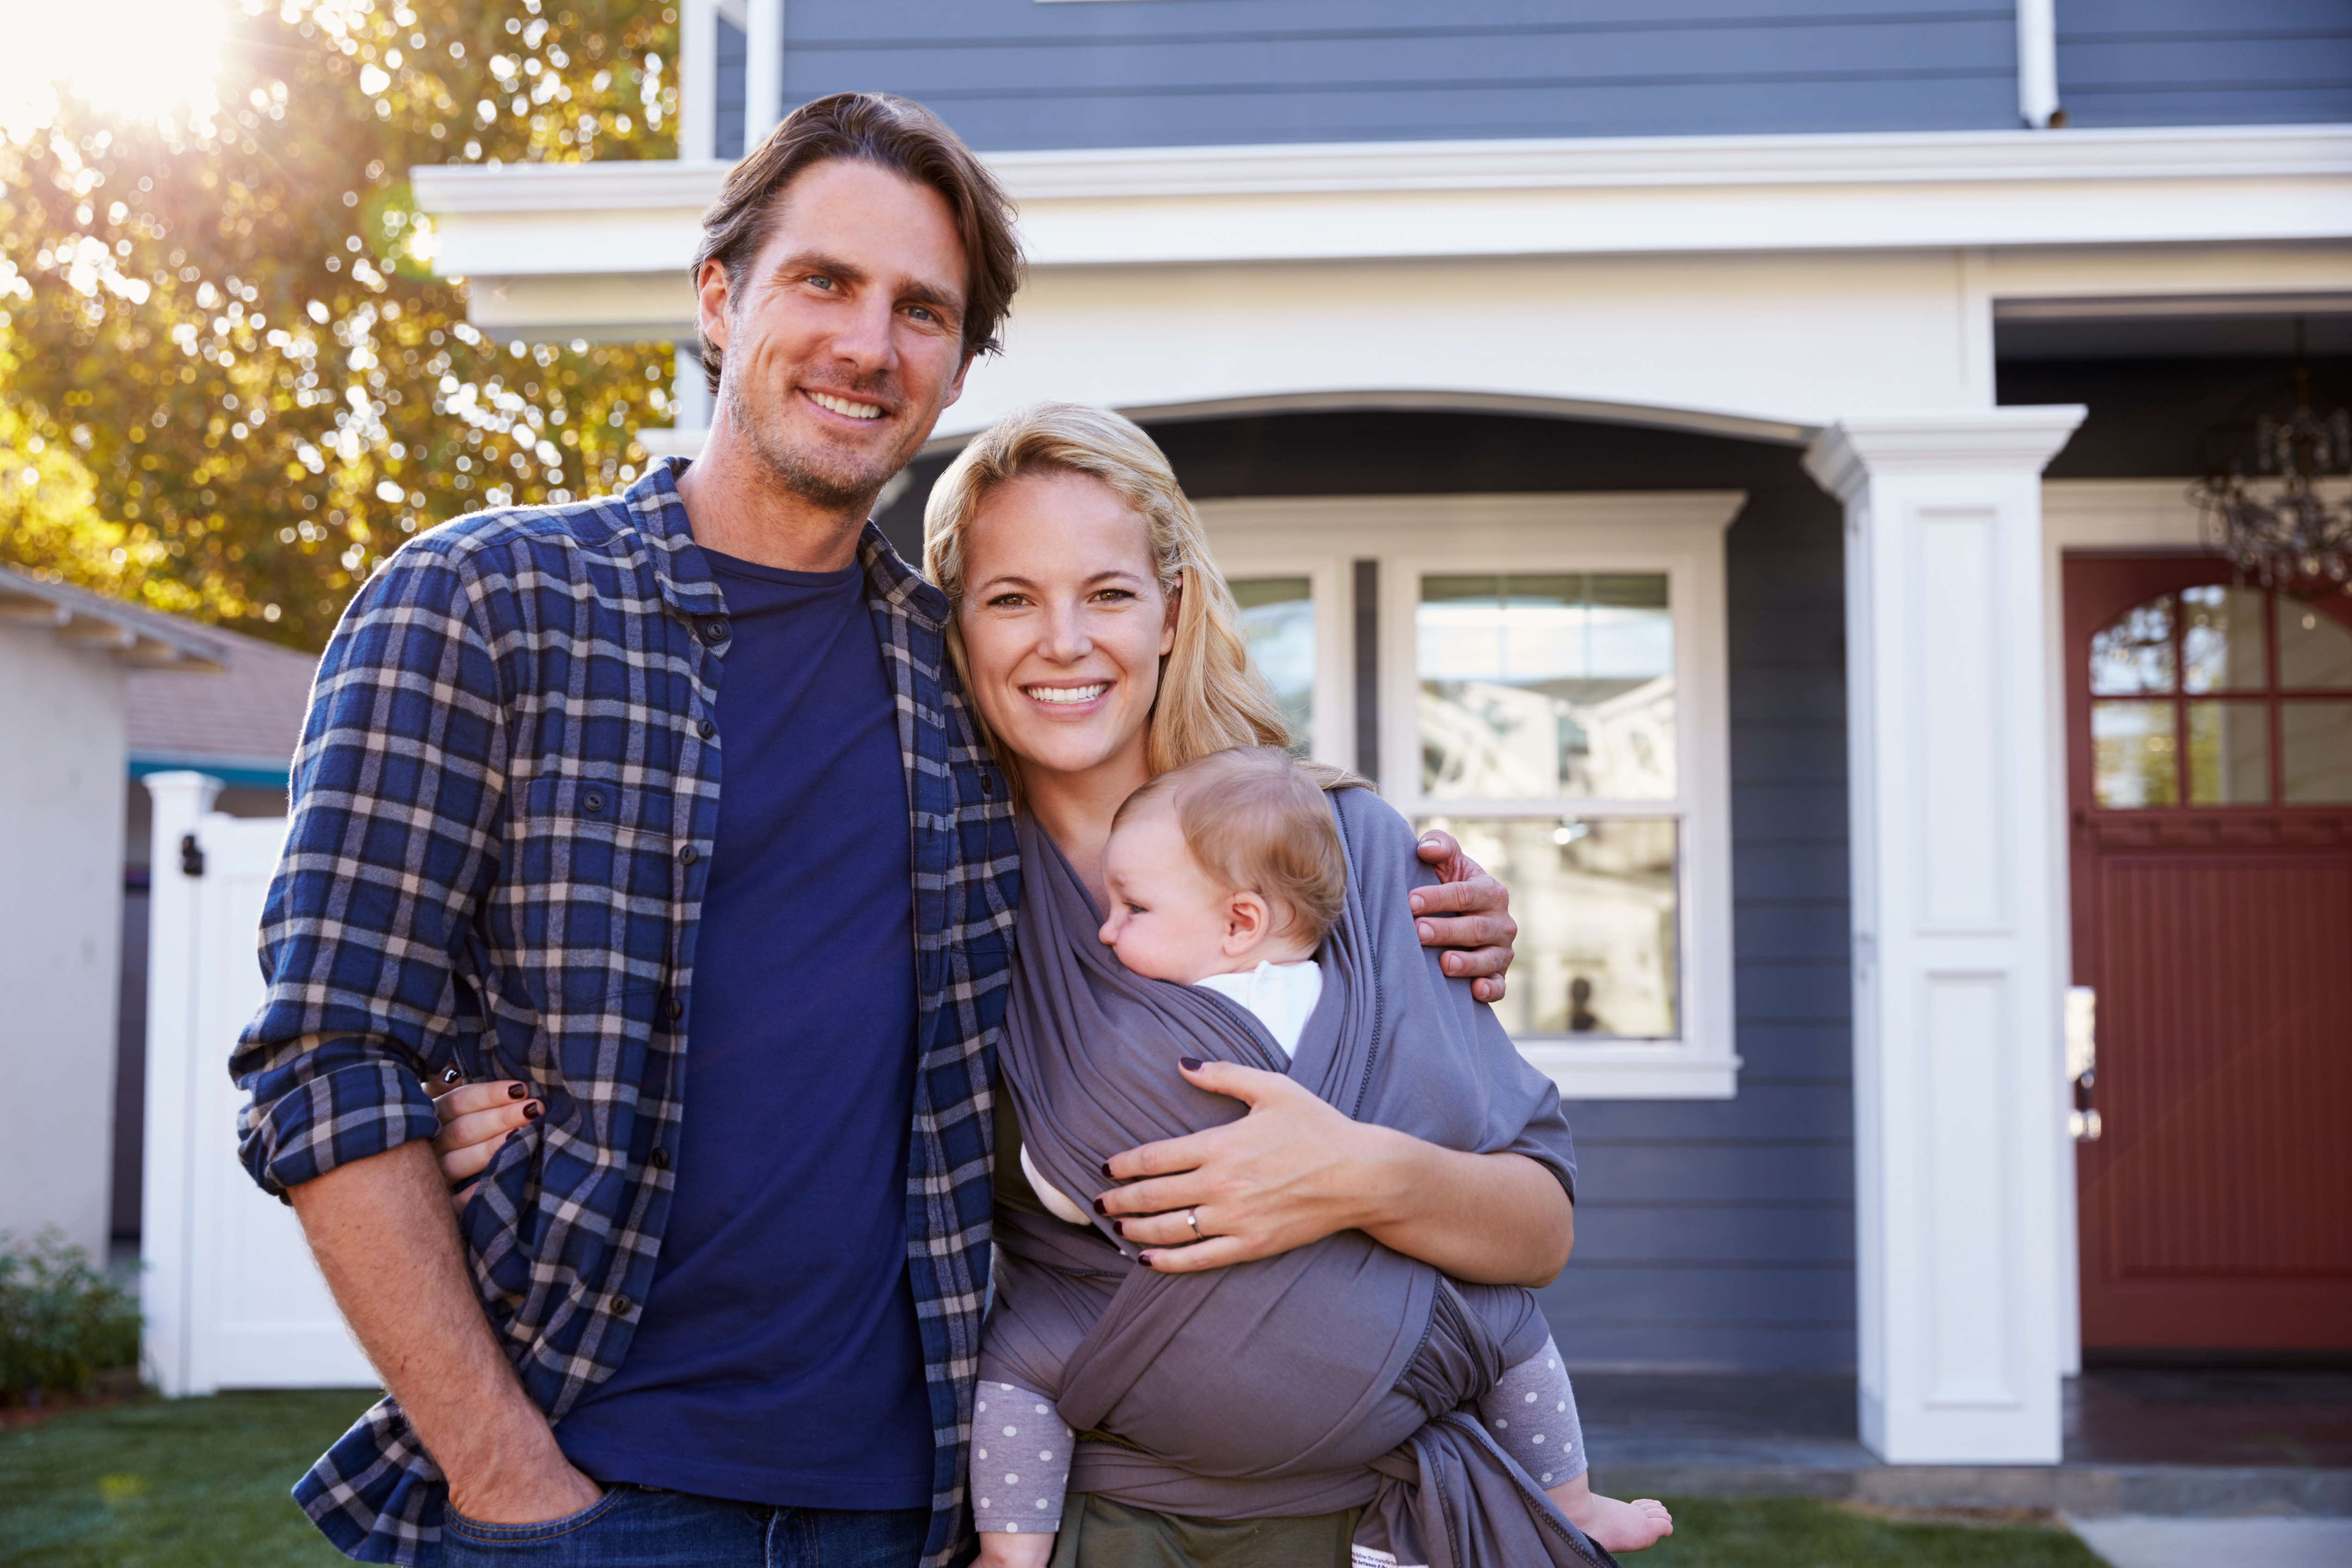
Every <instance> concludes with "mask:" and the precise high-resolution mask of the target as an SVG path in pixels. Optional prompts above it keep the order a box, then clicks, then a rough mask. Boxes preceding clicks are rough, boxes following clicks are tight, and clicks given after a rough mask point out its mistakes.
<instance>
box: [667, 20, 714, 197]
mask: <svg viewBox="0 0 2352 1568" xmlns="http://www.w3.org/2000/svg"><path fill="white" fill-rule="evenodd" d="M718 134H719V5H718V0H681V3H680V4H679V6H678V21H677V155H678V157H679V158H680V159H681V160H683V161H684V162H686V163H707V162H709V160H710V159H712V158H714V157H716V156H718V153H717V151H716V149H717V146H718Z"/></svg>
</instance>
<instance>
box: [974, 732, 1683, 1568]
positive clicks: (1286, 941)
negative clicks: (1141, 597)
mask: <svg viewBox="0 0 2352 1568" xmlns="http://www.w3.org/2000/svg"><path fill="white" fill-rule="evenodd" d="M1103 879H1104V882H1105V884H1106V886H1107V888H1108V892H1109V895H1110V909H1109V913H1108V918H1107V919H1106V920H1105V921H1103V927H1102V940H1103V942H1105V943H1106V944H1108V946H1109V947H1110V948H1111V950H1112V951H1113V952H1116V953H1118V960H1119V963H1121V964H1123V965H1124V966H1125V967H1126V968H1128V969H1129V970H1130V971H1132V972H1133V973H1137V974H1140V975H1143V976H1145V977H1146V978H1149V979H1152V980H1166V981H1172V982H1174V983H1176V984H1184V985H1205V986H1208V987H1209V988H1211V989H1212V990H1214V991H1218V992H1221V993H1223V994H1224V995H1226V996H1229V997H1231V998H1232V999H1233V1000H1234V1001H1235V1002H1237V1003H1239V1004H1240V1005H1242V1006H1243V1007H1244V1008H1246V1009H1248V1010H1249V1012H1250V1013H1252V1014H1253V1015H1255V1016H1256V1018H1257V1019H1258V1021H1259V1022H1260V1023H1262V1024H1263V1025H1265V1029H1266V1033H1267V1034H1269V1035H1271V1036H1272V1037H1274V1040H1275V1043H1276V1045H1278V1046H1280V1047H1282V1048H1283V1049H1284V1050H1285V1051H1286V1052H1288V1051H1295V1050H1296V1049H1297V1046H1298V1038H1299V1035H1300V1033H1301V1031H1302V1030H1304V1029H1305V1027H1306V1026H1307V1017H1308V1016H1309V1015H1310V1014H1312V1013H1313V1012H1314V1011H1315V1005H1316V1002H1317V1001H1318V999H1319V998H1320V997H1321V995H1322V994H1323V973H1322V967H1321V965H1319V964H1318V963H1316V962H1315V956H1314V955H1315V952H1316V951H1317V950H1318V948H1320V947H1321V946H1322V944H1323V939H1324V936H1325V935H1326V934H1327V933H1328V931H1330V930H1331V928H1332V927H1333V926H1334V925H1336V924H1337V923H1338V922H1339V915H1340V911H1341V908H1342V906H1343V903H1344V900H1345V897H1346V891H1347V858H1346V856H1345V854H1344V853H1343V852H1342V850H1341V848H1340V845H1339V829H1338V827H1337V826H1335V824H1334V823H1333V821H1332V817H1331V808H1330V805H1328V802H1326V800H1325V799H1324V795H1323V791H1322V789H1321V787H1320V786H1319V785H1318V784H1316V782H1315V781H1314V779H1313V778H1312V777H1310V776H1309V774H1308V773H1307V770H1306V769H1305V768H1303V767H1301V766H1300V765H1298V764H1297V763H1293V762H1292V761H1290V759H1288V758H1287V757H1285V756H1284V755H1283V754H1282V753H1281V752H1276V751H1273V750H1270V749H1260V750H1243V751H1231V752H1217V753H1214V754H1213V755H1211V756H1208V757H1203V758H1202V759H1201V760H1200V761H1198V762H1194V763H1189V764H1187V765H1186V766H1184V767H1181V768H1176V769H1171V771H1169V772H1167V773H1161V774H1160V776H1159V777H1157V778H1155V779H1153V780H1152V781H1151V782H1150V784H1145V785H1144V786H1143V787H1142V788H1141V789H1139V790H1137V791H1136V792H1135V793H1134V794H1133V795H1129V796H1128V798H1127V800H1126V802H1125V804H1123V805H1121V806H1120V807H1119V809H1118V816H1117V817H1116V818H1114V819H1113V821H1112V825H1111V834H1110V839H1109V842H1108V844H1107V845H1106V846H1105V847H1104V849H1103ZM1021 1170H1022V1174H1023V1175H1024V1176H1026V1177H1027V1178H1028V1181H1029V1184H1030V1186H1031V1187H1032V1188H1034V1190H1035V1191H1036V1194H1037V1197H1038V1200H1039V1201H1040V1202H1041V1203H1043V1204H1044V1205H1045V1207H1046V1208H1047V1209H1048V1210H1050V1211H1051V1212H1052V1213H1053V1214H1054V1215H1055V1216H1056V1217H1057V1218H1060V1219H1063V1220H1066V1221H1067V1222H1068V1223H1070V1224H1072V1225H1079V1226H1083V1225H1088V1224H1090V1223H1091V1221H1090V1218H1089V1216H1088V1215H1087V1213H1086V1211H1084V1210H1083V1209H1081V1208H1080V1207H1079V1206H1078V1205H1076V1203H1074V1202H1072V1201H1071V1199H1070V1197H1069V1195H1068V1194H1064V1193H1060V1192H1057V1191H1055V1189H1054V1188H1053V1187H1052V1186H1051V1185H1049V1184H1047V1183H1046V1181H1045V1178H1044V1177H1043V1176H1042V1175H1041V1174H1039V1173H1038V1171H1037V1168H1036V1166H1035V1165H1034V1163H1032V1162H1031V1160H1030V1158H1029V1154H1028V1151H1027V1150H1026V1149H1024V1150H1023V1151H1022V1155H1021ZM978 1399H979V1401H980V1402H981V1403H980V1406H979V1412H978V1415H977V1418H976V1419H975V1421H974V1424H973V1425H974V1427H975V1433H976V1435H975V1436H974V1439H973V1443H974V1447H973V1450H972V1467H971V1481H972V1494H971V1495H972V1503H973V1512H974V1515H975V1517H976V1522H977V1523H978V1525H979V1527H980V1540H981V1549H982V1563H983V1564H986V1565H988V1568H1043V1565H1044V1564H1045V1563H1046V1562H1047V1560H1048V1558H1049V1556H1050V1554H1051V1552H1052V1549H1053V1542H1054V1535H1053V1529H1052V1526H1051V1525H1050V1524H1049V1525H1047V1526H1045V1528H1042V1529H1041V1528H1040V1526H1039V1522H1038V1521H1039V1520H1040V1518H1041V1517H1043V1518H1044V1519H1046V1520H1051V1521H1058V1518H1059V1507H1058V1505H1059V1502H1060V1500H1061V1497H1062V1493H1063V1491H1064V1489H1065V1488H1066V1483H1067V1481H1068V1478H1069V1455H1070V1447H1071V1443H1072V1441H1073V1438H1074V1435H1073V1434H1072V1432H1071V1431H1070V1428H1069V1427H1068V1426H1066V1425H1065V1424H1064V1423H1063V1422H1062V1420H1061V1418H1060V1416H1058V1415H1055V1414H1054V1411H1053V1405H1052V1403H1051V1402H1050V1401H1049V1400H1048V1399H1047V1398H1046V1397H1045V1395H1044V1394H1039V1393H1037V1392H1035V1391H1034V1390H1030V1389H1024V1388H1020V1387H1017V1386H1016V1385H1014V1384H1007V1383H982V1384H981V1385H980V1391H979V1394H978ZM1478 1415H1479V1418H1480V1419H1481V1420H1483V1421H1484V1422H1485V1423H1486V1426H1487V1429H1488V1430H1489V1431H1490V1432H1491V1433H1492V1434H1493V1436H1494V1437H1495V1440H1496V1443H1497V1444H1498V1445H1499V1446H1500V1447H1502V1448H1503V1450H1504V1451H1505V1452H1506V1453H1507V1454H1509V1455H1510V1456H1511V1458H1513V1459H1515V1460H1516V1461H1517V1463H1518V1464H1519V1466H1520V1467H1521V1468H1523V1469H1525V1470H1526V1471H1527V1472H1528V1475H1529V1476H1531V1477H1534V1478H1535V1479H1537V1481H1538V1483H1539V1484H1541V1485H1542V1486H1544V1488H1545V1489H1546V1490H1547V1491H1548V1492H1549V1495H1550V1497H1551V1500H1553V1501H1554V1502H1556V1503H1558V1504H1559V1509H1560V1511H1561V1512H1563V1513H1565V1514H1567V1515H1568V1517H1569V1518H1570V1519H1571V1520H1573V1521H1576V1524H1577V1526H1578V1527H1579V1528H1580V1529H1581V1530H1582V1531H1584V1532H1585V1533H1586V1534H1587V1535H1589V1536H1591V1538H1592V1539H1593V1540H1594V1541H1596V1542H1600V1543H1601V1545H1603V1546H1605V1547H1607V1548H1608V1549H1609V1550H1611V1551H1612V1552H1634V1551H1639V1550H1641V1549H1642V1548H1643V1547H1645V1546H1648V1545H1651V1544H1652V1543H1653V1542H1655V1541H1657V1539H1658V1538H1659V1537H1660V1536H1662V1535H1665V1534H1667V1533H1669V1532H1671V1531H1672V1530H1673V1528H1674V1524H1673V1521H1672V1519H1671V1518H1670V1517H1669V1516H1668V1515H1667V1512H1666V1510H1665V1509H1664V1507H1663V1506H1662V1505H1660V1504H1659V1503H1657V1502H1655V1501H1654V1500H1648V1499H1643V1500H1640V1501H1637V1502H1622V1501H1619V1500H1616V1499H1614V1498H1607V1497H1601V1496H1600V1495H1598V1494H1597V1493H1595V1492H1594V1491H1593V1490H1592V1489H1591V1486H1590V1485H1589V1484H1588V1483H1587V1479H1586V1474H1585V1458H1584V1446H1583V1434H1582V1431H1581V1428H1580V1426H1579V1424H1578V1421H1577V1415H1576V1401H1575V1395H1574V1394H1572V1393H1571V1392H1570V1388H1569V1383H1568V1374H1567V1373H1566V1372H1564V1371H1563V1370H1562V1369H1561V1367H1560V1362H1559V1350H1558V1348H1557V1347H1556V1346H1555V1345H1553V1344H1552V1343H1550V1342H1546V1343H1545V1345H1544V1347H1543V1349H1542V1350H1541V1351H1540V1352H1538V1353H1537V1354H1535V1355H1534V1356H1531V1357H1529V1358H1528V1360H1526V1361H1524V1362H1521V1363H1518V1364H1517V1365H1516V1366H1513V1367H1510V1368H1508V1369H1507V1370H1506V1371H1505V1372H1504V1373H1503V1375H1502V1376H1501V1378H1500V1379H1498V1380H1497V1381H1496V1384H1495V1385H1494V1387H1493V1388H1491V1389H1489V1390H1488V1391H1487V1392H1486V1394H1485V1395H1484V1396H1483V1397H1481V1398H1480V1399H1479V1401H1478ZM992 1445H997V1446H999V1452H1000V1453H1001V1454H1002V1453H1013V1452H1017V1453H1020V1454H1022V1455H1024V1457H1025V1456H1026V1455H1029V1454H1039V1455H1047V1456H1051V1458H1048V1459H1046V1460H1045V1463H1043V1464H1042V1465H1032V1464H1024V1465H1023V1467H1022V1468H1023V1469H1024V1470H1027V1471H1029V1472H1031V1474H1030V1477H1029V1479H1030V1480H1032V1481H1034V1483H1035V1484H1034V1485H1031V1484H1025V1483H1024V1485H1022V1486H1021V1487H1020V1489H1019V1497H1018V1499H1017V1500H1016V1499H1011V1498H1007V1499H1005V1500H1004V1502H1003V1506H999V1505H998V1502H997V1498H996V1494H998V1493H1000V1492H1003V1491H1004V1490H1005V1488H1003V1487H1000V1486H994V1485H992V1484H991V1483H992V1482H995V1481H1000V1480H1005V1479H1010V1478H1009V1477H1007V1476H1006V1475H1005V1474H1004V1473H1003V1472H1004V1462H1003V1459H1002V1458H999V1459H996V1460H994V1461H992V1460H991V1459H990V1458H989V1449H990V1447H991V1446H992ZM1041 1471H1042V1472H1043V1473H1040V1472H1041ZM1047 1500H1050V1501H1051V1503H1052V1504H1053V1505H1054V1506H1053V1507H1052V1508H1051V1509H1050V1510H1049V1511H1045V1512H1044V1513H1043V1514H1042V1515H1041V1513H1040V1512H1039V1505H1040V1504H1041V1503H1042V1502H1045V1501H1047Z"/></svg>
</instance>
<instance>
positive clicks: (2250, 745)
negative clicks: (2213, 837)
mask: <svg viewBox="0 0 2352 1568" xmlns="http://www.w3.org/2000/svg"><path fill="white" fill-rule="evenodd" d="M2270 798H2271V716H2270V705H2269V704H2268V703H2265V702H2191V703H2190V704H2189V805H2268V804H2269V803H2270Z"/></svg>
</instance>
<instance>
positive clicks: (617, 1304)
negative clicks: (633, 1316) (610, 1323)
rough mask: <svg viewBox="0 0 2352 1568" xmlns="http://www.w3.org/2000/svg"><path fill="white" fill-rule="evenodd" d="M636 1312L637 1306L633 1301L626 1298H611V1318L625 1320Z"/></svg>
mask: <svg viewBox="0 0 2352 1568" xmlns="http://www.w3.org/2000/svg"><path fill="white" fill-rule="evenodd" d="M635 1310H637V1304H636V1303H635V1301H632V1300H629V1299H628V1298H627V1297H626V1296H615V1297H614V1298H613V1316H614V1317H616V1318H625V1317H627V1316H628V1315H629V1314H630V1313H631V1312H634V1311H635Z"/></svg>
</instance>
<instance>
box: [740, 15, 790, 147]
mask: <svg viewBox="0 0 2352 1568" xmlns="http://www.w3.org/2000/svg"><path fill="white" fill-rule="evenodd" d="M745 12H746V15H745V16H744V22H743V152H744V153H745V155H746V156H749V155H750V153H751V150H752V149H753V148H755V147H757V146H758V145H759V144H760V143H761V142H765V141H766V140H767V139H768V132H771V131H773V130H774V129H775V128H776V123H777V121H781V120H782V119H783V117H784V0H748V4H747V5H746V6H745Z"/></svg>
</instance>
